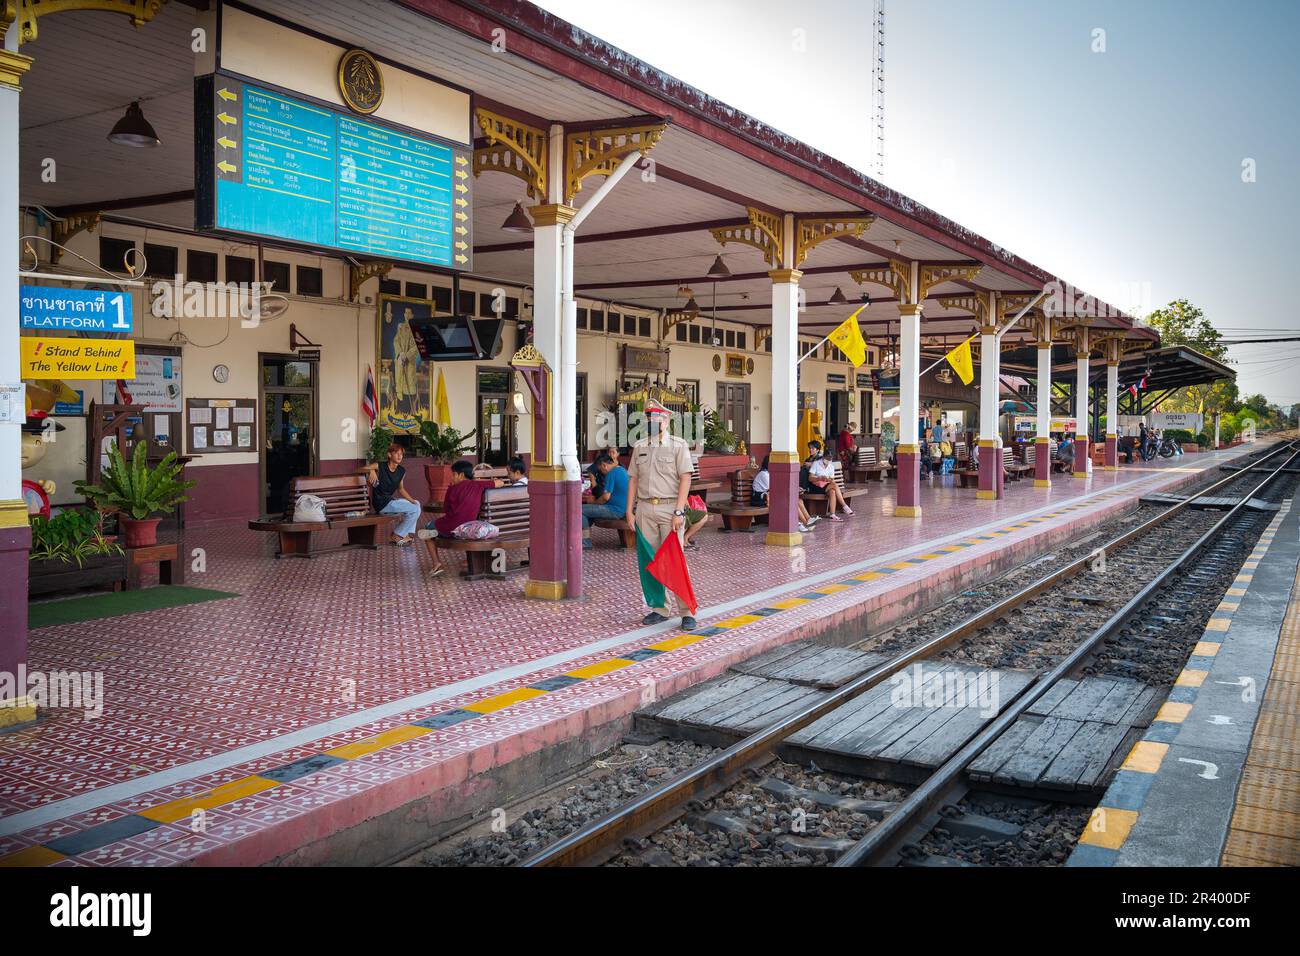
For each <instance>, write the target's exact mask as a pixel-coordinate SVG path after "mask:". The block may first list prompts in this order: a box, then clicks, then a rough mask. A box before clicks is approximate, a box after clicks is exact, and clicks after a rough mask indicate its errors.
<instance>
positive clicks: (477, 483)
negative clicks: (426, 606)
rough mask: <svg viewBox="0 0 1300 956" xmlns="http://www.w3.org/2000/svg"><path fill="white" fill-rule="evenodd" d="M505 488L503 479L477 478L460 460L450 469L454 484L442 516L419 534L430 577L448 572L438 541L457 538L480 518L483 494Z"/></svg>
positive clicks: (448, 488)
mask: <svg viewBox="0 0 1300 956" xmlns="http://www.w3.org/2000/svg"><path fill="white" fill-rule="evenodd" d="M504 484H505V482H504V481H502V480H501V479H500V478H475V477H474V466H473V465H471V464H470V463H469V462H467V461H465V459H463V458H462V459H461V460H460V461H458V462H456V464H454V465H452V466H451V484H449V485H448V486H447V494H446V496H445V497H444V498H443V499H442V514H440V515H439V516H438V517H436V518H434V519H433V520H432V521H430V522H429V525H428V527H426V528H425V529H424V530H423V531H421V532H419V534H418V537H419V538H420V540H422V541H424V542H425V545H426V546H427V547H428V549H429V557H430V558H431V559H432V561H433V569H432V570H431V571H430V572H429V576H430V577H437V576H438V575H439V574H442V572H443V571H444V570H446V569H445V568H443V566H442V561H441V560H440V559H439V557H438V543H437V539H438V538H440V537H441V538H451V537H454V536H455V535H454V532H455V530H456V529H457V528H459V527H460V526H461V525H463V524H464V523H465V522H467V521H473V520H475V519H476V518H478V509H479V506H480V505H482V504H483V492H485V491H487V490H488V489H489V488H500V487H502V486H503V485H504Z"/></svg>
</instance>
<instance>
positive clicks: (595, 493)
mask: <svg viewBox="0 0 1300 956" xmlns="http://www.w3.org/2000/svg"><path fill="white" fill-rule="evenodd" d="M601 455H608V456H609V458H610V460H611V461H612V462H614V464H616V465H617V464H618V449H617V448H615V447H614V446H613V445H610V446H609V447H608V448H602V449H601V450H600V452H599V453H598V454H597V455H596V460H595V461H593V462H592V463H591V464H590V465H588V466H587V474H589V475H591V489H590V490H589V491H588V492H587V494H589V495H591V497H592V499H593V501H594V500H595V499H597V498H599V497H600V496H601V495H603V494H604V493H605V489H604V488H603V487H601V485H602V483H603V482H604V480H605V477H604V475H602V474H601V473H600V457H601Z"/></svg>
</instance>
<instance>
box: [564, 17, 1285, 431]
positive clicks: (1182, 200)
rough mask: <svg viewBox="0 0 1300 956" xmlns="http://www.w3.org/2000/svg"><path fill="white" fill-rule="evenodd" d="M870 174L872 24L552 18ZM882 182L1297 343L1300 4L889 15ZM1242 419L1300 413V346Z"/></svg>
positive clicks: (1162, 299) (1043, 253) (1268, 365)
mask: <svg viewBox="0 0 1300 956" xmlns="http://www.w3.org/2000/svg"><path fill="white" fill-rule="evenodd" d="M539 2H540V6H542V7H544V8H545V9H547V10H549V11H551V12H552V13H554V14H556V15H557V16H559V17H562V18H563V19H565V20H568V21H569V22H570V23H573V24H575V25H576V26H578V27H580V28H582V29H583V30H586V31H587V32H589V33H592V34H594V35H596V36H598V37H600V38H601V39H603V40H606V41H607V42H609V43H612V44H614V45H615V46H617V47H620V48H622V49H623V50H626V51H627V52H629V53H631V54H632V55H634V56H636V57H638V58H640V59H642V60H645V61H646V62H648V63H650V64H652V65H654V66H655V67H657V68H659V69H660V70H663V71H664V72H666V73H669V74H670V75H672V76H675V77H676V78H678V79H680V80H683V81H685V82H687V83H690V84H691V85H693V86H696V87H698V88H699V89H701V90H703V91H704V92H705V93H708V94H709V95H711V96H713V97H715V98H717V99H719V100H722V101H723V102H725V103H728V104H730V105H731V106H734V107H736V108H738V109H741V110H743V111H744V112H746V113H749V114H750V115H752V116H755V117H757V118H758V119H760V120H762V121H763V122H765V123H767V124H768V125H770V126H773V127H776V128H777V129H779V130H782V131H783V132H785V133H788V134H790V135H792V136H795V137H797V138H798V139H800V140H803V141H804V142H806V143H808V144H810V145H812V146H814V147H816V148H818V149H820V150H822V151H823V152H826V153H828V154H830V155H832V156H834V157H836V158H837V159H840V160H842V161H844V162H846V163H848V164H850V165H852V166H854V167H856V168H858V169H861V170H864V171H866V172H868V173H870V172H871V170H872V167H873V165H874V163H875V157H876V146H875V141H874V135H873V130H872V128H871V84H872V43H871V40H872V20H873V15H872V3H871V0H803V2H800V3H791V2H789V0H655V2H654V3H609V2H607V0H539ZM885 9H886V17H885V24H886V26H885V57H884V59H885V97H884V103H885V108H884V116H885V143H884V173H883V175H882V176H881V177H880V178H881V179H882V180H883V181H884V182H885V183H886V184H887V185H889V186H890V187H892V188H894V189H897V190H900V191H901V192H903V193H905V194H906V195H908V196H911V197H912V198H913V199H916V200H918V201H919V202H922V203H924V204H925V205H927V206H929V207H931V208H932V209H934V210H936V211H937V212H939V213H941V214H943V215H945V216H947V217H948V218H949V219H952V220H954V221H956V222H958V223H961V224H962V225H964V226H967V227H968V228H971V229H973V230H975V231H976V232H978V233H980V234H981V235H983V236H985V237H987V238H989V239H991V240H993V241H994V242H997V243H1000V244H1001V245H1004V246H1006V247H1007V248H1008V249H1010V250H1011V251H1013V252H1015V253H1016V254H1018V255H1020V256H1022V257H1023V258H1025V259H1027V260H1028V261H1030V262H1032V263H1034V264H1036V265H1038V266H1040V267H1042V268H1043V269H1046V270H1047V271H1049V272H1051V273H1054V274H1055V275H1058V276H1061V277H1062V278H1063V279H1066V280H1067V281H1069V282H1072V283H1073V284H1075V285H1077V286H1078V287H1080V288H1081V289H1085V290H1087V291H1089V292H1092V293H1093V294H1095V295H1098V296H1100V297H1101V298H1103V299H1105V300H1107V301H1109V302H1111V303H1112V304H1114V305H1117V306H1119V307H1121V308H1125V309H1127V310H1128V311H1130V312H1131V313H1133V314H1136V315H1145V314H1147V313H1149V312H1150V311H1151V310H1152V309H1153V308H1157V307H1160V306H1163V305H1165V304H1166V303H1168V302H1169V301H1171V300H1173V299H1178V298H1186V299H1188V300H1190V301H1191V302H1192V303H1193V304H1195V305H1197V306H1199V307H1200V308H1201V309H1203V310H1204V311H1205V314H1206V316H1207V318H1209V319H1210V320H1211V322H1213V323H1214V325H1215V326H1216V327H1217V328H1219V329H1220V330H1221V331H1222V332H1223V333H1224V335H1225V336H1235V337H1241V336H1244V335H1260V336H1262V335H1267V334H1270V332H1271V331H1272V330H1285V331H1283V333H1282V334H1286V332H1293V333H1294V334H1296V335H1300V316H1297V315H1296V314H1295V310H1294V309H1293V308H1291V307H1290V306H1291V303H1290V302H1289V301H1286V299H1285V296H1284V295H1283V294H1282V293H1283V292H1284V290H1285V288H1286V286H1287V285H1288V284H1290V282H1291V281H1292V280H1291V279H1290V278H1289V271H1290V270H1289V269H1288V268H1287V267H1286V265H1285V263H1286V262H1287V261H1288V260H1287V258H1286V257H1287V256H1288V255H1289V253H1288V252H1287V251H1286V250H1287V249H1288V248H1289V247H1290V245H1291V244H1293V242H1294V241H1296V239H1297V238H1298V237H1297V234H1296V229H1295V227H1296V225H1297V222H1298V221H1300V181H1298V180H1297V177H1298V176H1300V122H1298V121H1297V116H1296V114H1297V111H1300V56H1297V54H1296V51H1295V46H1294V43H1295V37H1296V36H1297V33H1298V32H1300V0H1238V2H1236V3H1233V4H1227V5H1225V4H1223V3H1222V2H1218V3H1212V2H1208V0H885ZM1229 358H1230V359H1231V360H1232V361H1234V362H1236V363H1238V364H1237V365H1236V368H1237V372H1238V378H1237V382H1238V385H1239V386H1240V388H1241V392H1242V394H1243V395H1245V394H1250V393H1254V392H1262V393H1263V394H1264V395H1265V396H1266V397H1267V398H1268V399H1269V400H1270V401H1273V402H1277V403H1278V404H1280V405H1282V406H1284V407H1289V406H1290V405H1291V404H1292V403H1296V402H1300V375H1297V374H1295V371H1294V370H1295V368H1296V366H1297V364H1300V342H1290V343H1277V344H1270V345H1258V344H1257V345H1245V346H1238V347H1234V348H1233V349H1232V350H1231V351H1230V353H1229Z"/></svg>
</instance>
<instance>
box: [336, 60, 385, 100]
mask: <svg viewBox="0 0 1300 956" xmlns="http://www.w3.org/2000/svg"><path fill="white" fill-rule="evenodd" d="M339 93H341V94H342V95H343V102H344V103H346V104H347V105H348V108H349V109H351V110H352V111H353V112H355V113H373V112H374V111H375V110H377V109H379V104H380V103H382V102H383V101H384V77H383V74H382V73H380V72H379V64H378V63H377V62H375V58H374V57H373V56H371V55H370V54H369V53H367V52H366V51H365V50H348V52H347V53H344V54H343V57H342V59H340V60H339Z"/></svg>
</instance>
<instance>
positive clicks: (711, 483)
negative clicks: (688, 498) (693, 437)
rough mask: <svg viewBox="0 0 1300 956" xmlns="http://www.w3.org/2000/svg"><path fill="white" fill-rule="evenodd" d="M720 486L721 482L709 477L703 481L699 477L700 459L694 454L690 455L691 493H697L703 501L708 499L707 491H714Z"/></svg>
mask: <svg viewBox="0 0 1300 956" xmlns="http://www.w3.org/2000/svg"><path fill="white" fill-rule="evenodd" d="M721 487H722V482H720V481H718V480H716V479H713V478H710V479H709V480H708V481H705V480H704V479H703V478H701V477H700V460H699V459H698V458H696V457H695V456H694V455H692V456H691V494H693V495H699V496H700V497H701V498H703V499H704V500H705V501H708V500H709V492H710V491H716V490H717V489H719V488H721Z"/></svg>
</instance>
